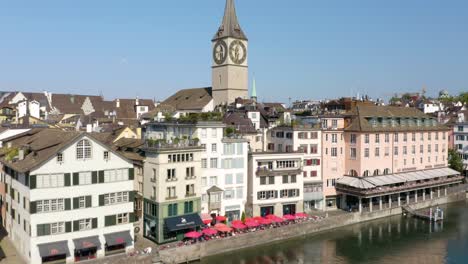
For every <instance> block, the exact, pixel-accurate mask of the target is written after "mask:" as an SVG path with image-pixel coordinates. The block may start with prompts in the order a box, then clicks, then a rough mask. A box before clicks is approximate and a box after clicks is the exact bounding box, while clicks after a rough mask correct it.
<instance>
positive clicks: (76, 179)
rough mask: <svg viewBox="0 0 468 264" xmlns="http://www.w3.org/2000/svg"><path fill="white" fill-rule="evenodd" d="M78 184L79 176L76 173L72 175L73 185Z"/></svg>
mask: <svg viewBox="0 0 468 264" xmlns="http://www.w3.org/2000/svg"><path fill="white" fill-rule="evenodd" d="M78 184H80V174H79V173H78V172H74V173H73V185H78Z"/></svg>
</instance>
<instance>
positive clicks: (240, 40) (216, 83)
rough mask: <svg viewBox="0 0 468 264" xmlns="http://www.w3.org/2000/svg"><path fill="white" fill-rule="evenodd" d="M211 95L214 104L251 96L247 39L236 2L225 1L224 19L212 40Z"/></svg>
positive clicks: (222, 103)
mask: <svg viewBox="0 0 468 264" xmlns="http://www.w3.org/2000/svg"><path fill="white" fill-rule="evenodd" d="M212 48H213V65H212V96H213V99H214V103H215V105H216V106H217V105H224V104H230V103H233V102H234V101H235V99H236V98H238V97H241V98H244V99H246V98H247V97H248V82H249V81H248V78H249V69H248V63H247V59H248V39H247V37H246V35H245V34H244V32H243V31H242V29H241V27H240V24H239V22H238V20H237V15H236V8H235V5H234V0H226V8H225V10H224V18H223V22H222V24H221V26H220V27H219V29H218V31H217V32H216V34H215V36H214V37H213V39H212Z"/></svg>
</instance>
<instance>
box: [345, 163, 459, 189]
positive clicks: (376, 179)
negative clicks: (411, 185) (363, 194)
mask: <svg viewBox="0 0 468 264" xmlns="http://www.w3.org/2000/svg"><path fill="white" fill-rule="evenodd" d="M459 174H460V173H459V172H458V171H455V170H452V169H450V168H440V169H433V170H424V171H414V172H406V173H398V174H390V175H381V176H371V177H349V176H344V177H343V178H341V179H339V180H338V181H337V184H341V185H346V186H350V187H354V188H357V189H373V188H377V187H380V186H385V185H390V184H397V183H405V182H412V181H419V180H426V179H434V178H438V177H445V176H454V175H459Z"/></svg>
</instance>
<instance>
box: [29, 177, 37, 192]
mask: <svg viewBox="0 0 468 264" xmlns="http://www.w3.org/2000/svg"><path fill="white" fill-rule="evenodd" d="M29 189H31V190H33V189H36V175H31V176H29Z"/></svg>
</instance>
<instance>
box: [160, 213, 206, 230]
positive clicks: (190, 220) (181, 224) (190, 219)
mask: <svg viewBox="0 0 468 264" xmlns="http://www.w3.org/2000/svg"><path fill="white" fill-rule="evenodd" d="M164 223H165V225H166V228H167V230H168V231H170V232H174V231H179V230H184V229H191V228H195V227H198V226H202V225H203V222H202V220H201V218H200V216H199V215H198V214H189V215H184V216H177V217H172V218H166V219H164Z"/></svg>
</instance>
